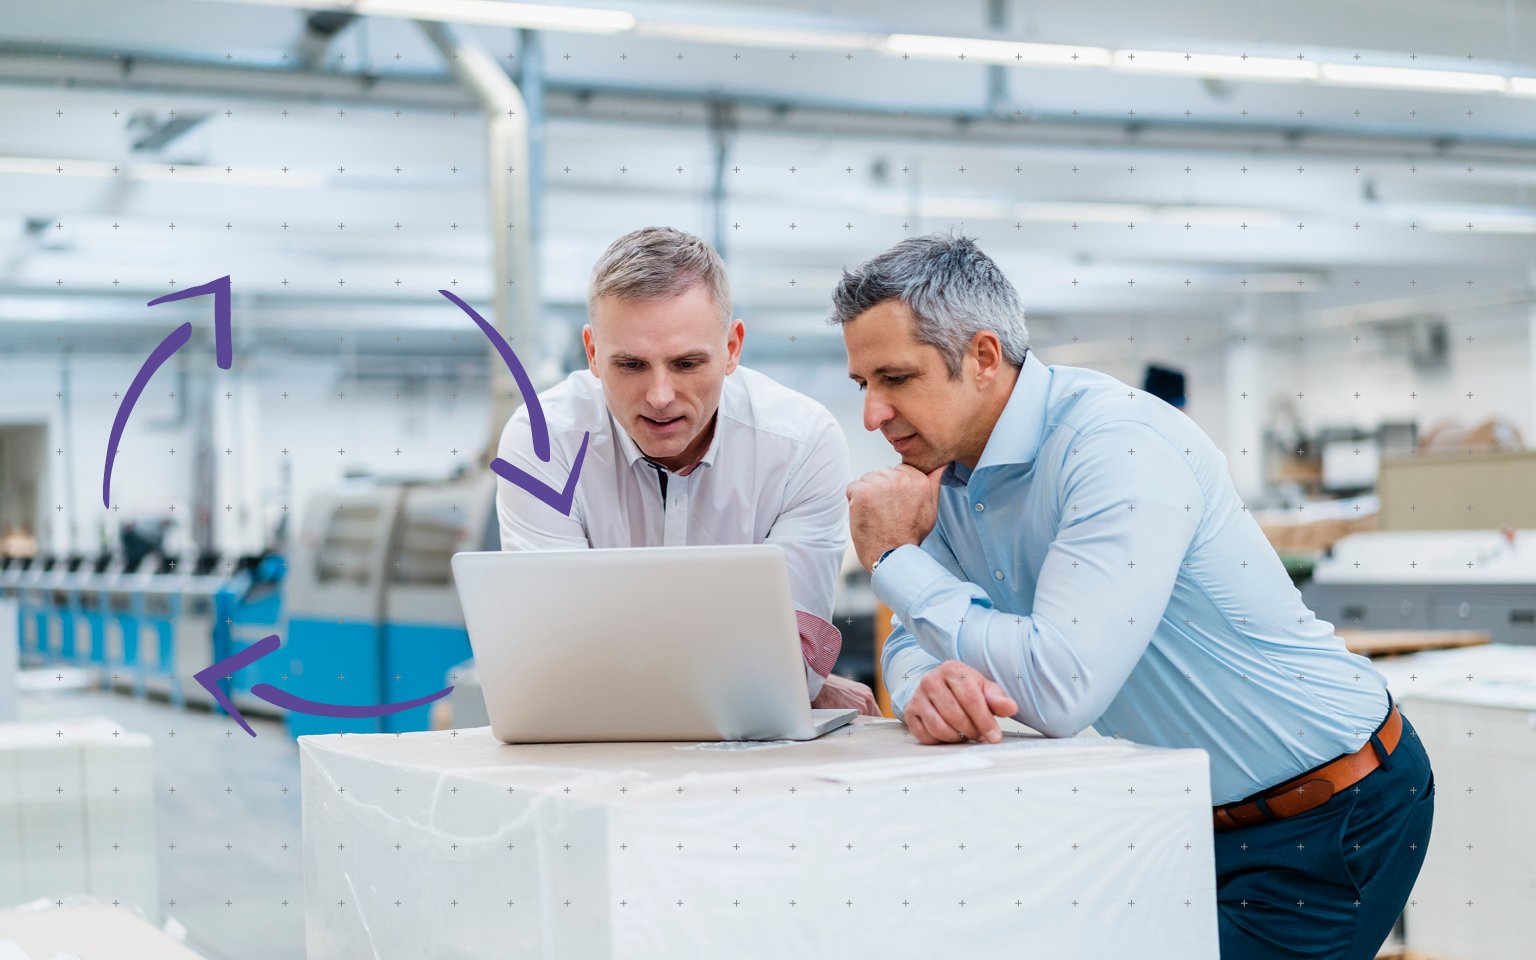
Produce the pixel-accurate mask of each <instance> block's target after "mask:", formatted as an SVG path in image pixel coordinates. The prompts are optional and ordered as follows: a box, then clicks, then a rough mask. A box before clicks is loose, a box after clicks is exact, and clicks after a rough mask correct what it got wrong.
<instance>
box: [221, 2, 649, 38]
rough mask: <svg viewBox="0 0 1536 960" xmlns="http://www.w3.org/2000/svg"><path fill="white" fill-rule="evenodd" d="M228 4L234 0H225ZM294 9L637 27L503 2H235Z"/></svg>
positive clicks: (531, 25)
mask: <svg viewBox="0 0 1536 960" xmlns="http://www.w3.org/2000/svg"><path fill="white" fill-rule="evenodd" d="M223 2H230V0H223ZM232 2H236V3H246V4H251V5H254V6H263V7H287V8H289V9H294V10H344V11H346V12H348V13H356V14H361V15H363V16H369V17H403V18H405V19H408V20H438V21H442V22H445V23H478V24H483V25H485V26H489V27H521V28H524V29H528V30H556V31H561V32H564V33H623V32H624V31H625V30H629V29H632V28H633V27H634V25H635V18H634V15H633V14H630V13H626V12H624V11H622V10H601V9H597V8H595V7H557V6H553V5H550V4H542V3H502V2H500V0H232Z"/></svg>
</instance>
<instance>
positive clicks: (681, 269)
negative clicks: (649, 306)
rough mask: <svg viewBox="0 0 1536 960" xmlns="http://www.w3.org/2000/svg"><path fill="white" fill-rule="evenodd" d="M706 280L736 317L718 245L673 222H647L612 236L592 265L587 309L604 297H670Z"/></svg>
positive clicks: (724, 316) (724, 313)
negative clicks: (656, 224) (668, 224)
mask: <svg viewBox="0 0 1536 960" xmlns="http://www.w3.org/2000/svg"><path fill="white" fill-rule="evenodd" d="M698 283H702V284H704V286H705V288H706V289H708V290H709V294H710V296H711V297H713V298H714V301H715V305H716V306H717V307H718V308H719V310H720V321H721V323H724V324H729V323H730V322H731V281H730V279H729V278H728V277H727V276H726V274H725V263H724V261H722V260H721V259H720V254H718V253H716V252H715V248H714V247H711V246H710V245H709V244H707V243H705V242H704V241H703V240H700V239H699V238H698V237H696V236H694V235H693V234H691V233H684V232H683V231H681V230H674V229H673V228H671V227H644V228H642V229H640V230H635V231H632V232H630V233H626V234H624V236H622V237H620V238H619V239H617V240H615V241H613V243H611V244H609V245H608V249H607V250H604V251H603V255H602V256H600V257H598V258H597V263H596V265H594V266H593V267H592V279H591V280H590V281H589V282H588V283H587V311H588V313H589V314H590V313H591V311H592V307H593V305H594V304H595V303H596V302H597V300H598V298H600V297H614V298H615V299H618V300H665V299H667V298H668V297H675V296H678V295H679V294H682V293H685V292H687V291H688V290H689V289H691V288H692V287H693V286H694V284H698Z"/></svg>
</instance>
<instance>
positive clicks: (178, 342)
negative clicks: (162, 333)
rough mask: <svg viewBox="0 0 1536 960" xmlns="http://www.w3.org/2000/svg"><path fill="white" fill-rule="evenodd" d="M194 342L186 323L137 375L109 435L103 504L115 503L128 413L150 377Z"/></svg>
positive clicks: (145, 362) (156, 351)
mask: <svg viewBox="0 0 1536 960" xmlns="http://www.w3.org/2000/svg"><path fill="white" fill-rule="evenodd" d="M190 339H192V324H190V323H184V324H182V325H181V326H179V327H177V328H176V329H175V330H172V331H171V332H170V333H169V334H168V335H167V336H166V338H165V339H164V340H161V341H160V343H159V345H157V346H156V347H155V349H153V350H151V351H150V352H149V359H148V360H145V361H144V365H143V366H142V367H140V368H139V372H138V373H136V374H134V376H133V383H131V384H129V385H128V392H127V393H125V394H123V402H122V403H120V404H118V407H117V416H115V417H113V418H112V431H111V432H110V433H109V434H108V435H107V466H106V469H105V470H103V471H102V475H101V505H102V506H104V507H105V506H108V505H110V504H111V502H112V500H111V490H112V462H113V461H114V460H116V459H117V441H119V440H121V439H122V437H123V428H124V427H126V426H127V425H128V414H130V413H132V412H133V405H134V404H135V403H138V402H139V394H141V393H143V392H144V388H145V387H146V386H148V384H149V378H150V377H153V376H154V375H155V371H156V370H159V369H160V365H161V364H163V363H165V361H167V360H169V359H171V355H172V354H173V353H175V352H176V351H177V350H180V349H181V348H182V347H184V346H186V343H187V341H188V340H190Z"/></svg>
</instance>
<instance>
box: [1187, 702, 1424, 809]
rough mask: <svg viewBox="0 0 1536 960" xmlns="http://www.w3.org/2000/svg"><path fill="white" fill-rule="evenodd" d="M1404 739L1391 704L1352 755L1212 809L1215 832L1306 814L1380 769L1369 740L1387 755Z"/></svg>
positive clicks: (1377, 758)
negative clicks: (1376, 740) (1378, 724)
mask: <svg viewBox="0 0 1536 960" xmlns="http://www.w3.org/2000/svg"><path fill="white" fill-rule="evenodd" d="M1402 736H1403V715H1402V714H1400V713H1398V712H1397V707H1396V706H1395V705H1394V706H1393V707H1392V709H1391V710H1390V711H1388V712H1387V719H1386V720H1384V721H1382V724H1381V726H1380V727H1379V728H1377V731H1376V733H1375V734H1374V735H1373V736H1372V738H1371V740H1367V741H1365V745H1364V746H1362V747H1361V748H1360V749H1359V750H1356V751H1355V752H1354V753H1351V754H1349V755H1347V756H1343V757H1339V758H1338V759H1337V760H1331V761H1329V762H1328V763H1325V764H1323V765H1322V766H1321V767H1318V768H1317V769H1316V770H1310V771H1308V772H1307V773H1304V774H1302V775H1301V776H1299V777H1296V778H1295V779H1294V780H1287V781H1286V782H1285V783H1282V784H1280V785H1279V786H1276V787H1271V788H1270V789H1268V790H1266V791H1264V792H1263V793H1261V794H1259V795H1258V796H1257V797H1255V798H1254V799H1252V800H1238V801H1236V802H1235V803H1229V804H1226V805H1225V806H1220V807H1216V808H1215V809H1214V811H1213V812H1214V814H1215V819H1216V829H1217V830H1235V829H1237V828H1238V827H1250V826H1253V825H1254V824H1256V823H1267V822H1269V821H1271V820H1284V819H1285V818H1286V817H1294V816H1296V815H1297V814H1298V813H1306V812H1307V811H1308V810H1312V809H1314V808H1316V807H1320V806H1322V805H1323V804H1325V803H1327V802H1328V800H1329V799H1330V798H1331V797H1333V795H1334V794H1336V793H1338V792H1339V791H1341V790H1348V789H1349V788H1350V787H1352V786H1354V785H1355V784H1357V783H1359V782H1360V781H1361V780H1363V779H1365V775H1366V774H1368V773H1370V772H1371V771H1372V770H1375V769H1376V768H1377V767H1379V766H1381V758H1380V757H1378V756H1377V755H1376V750H1375V748H1374V746H1373V745H1372V740H1375V739H1376V738H1377V737H1379V738H1380V739H1381V745H1382V746H1383V747H1385V748H1386V751H1387V754H1388V755H1390V754H1391V753H1392V751H1393V750H1396V749H1397V744H1398V741H1399V740H1400V739H1402Z"/></svg>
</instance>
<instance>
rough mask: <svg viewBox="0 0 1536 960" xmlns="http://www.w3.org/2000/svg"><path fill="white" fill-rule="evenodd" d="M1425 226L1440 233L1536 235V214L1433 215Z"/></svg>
mask: <svg viewBox="0 0 1536 960" xmlns="http://www.w3.org/2000/svg"><path fill="white" fill-rule="evenodd" d="M1468 224H1471V227H1470V228H1469V227H1468V226H1467V225H1468ZM1424 226H1425V227H1426V228H1427V229H1429V230H1434V231H1437V232H1440V233H1472V234H1477V233H1536V214H1529V213H1510V212H1502V211H1501V212H1490V211H1475V210H1469V211H1466V212H1463V213H1445V212H1442V213H1431V214H1429V215H1427V216H1426V217H1424Z"/></svg>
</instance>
